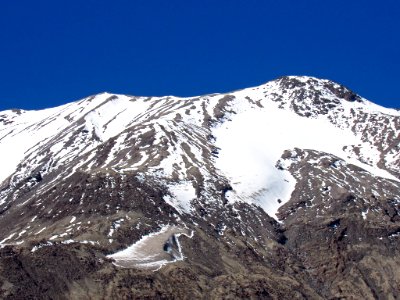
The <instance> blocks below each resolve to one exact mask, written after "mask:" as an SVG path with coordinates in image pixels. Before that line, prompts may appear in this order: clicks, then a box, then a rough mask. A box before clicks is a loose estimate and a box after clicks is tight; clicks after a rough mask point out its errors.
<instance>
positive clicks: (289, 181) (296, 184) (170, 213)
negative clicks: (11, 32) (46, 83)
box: [0, 76, 400, 298]
mask: <svg viewBox="0 0 400 300" xmlns="http://www.w3.org/2000/svg"><path fill="white" fill-rule="evenodd" d="M399 150H400V112H399V111H397V110H392V109H387V108H383V107H380V106H378V105H376V104H374V103H372V102H369V101H368V100H366V99H364V98H362V97H360V96H358V95H356V94H354V93H353V92H352V91H350V90H349V89H347V88H345V87H343V86H341V85H339V84H337V83H334V82H332V81H329V80H321V79H316V78H312V77H299V76H297V77H295V76H290V77H282V78H279V79H277V80H274V81H270V82H267V83H266V84H264V85H261V86H258V87H253V88H248V89H244V90H239V91H235V92H231V93H227V94H212V95H204V96H199V97H191V98H178V97H173V96H168V97H134V96H126V95H116V94H108V93H103V94H99V95H95V96H91V97H88V98H85V99H83V100H80V101H77V102H73V103H70V104H66V105H63V106H60V107H56V108H51V109H46V110H41V111H24V110H9V111H3V112H0V165H1V168H0V247H1V248H2V251H3V252H4V253H6V252H7V251H8V252H10V251H11V252H12V253H14V254H12V255H11V257H13V258H15V259H17V260H18V259H19V260H21V259H22V260H25V261H29V263H28V265H29V264H33V263H34V262H38V261H39V260H43V261H44V262H45V263H46V256H47V255H49V253H53V254H54V253H58V252H57V251H61V252H62V253H64V254H63V255H66V256H67V257H68V258H67V259H66V260H65V261H68V262H72V261H75V260H76V259H77V257H81V261H83V262H84V263H85V264H87V262H88V261H90V262H91V263H92V264H94V265H95V267H93V268H92V267H91V268H89V269H87V270H86V269H85V270H86V271H85V272H83V273H82V274H81V277H79V279H71V278H70V277H68V276H66V275H63V276H61V275H58V276H57V279H56V280H55V283H54V284H55V285H56V286H58V285H59V284H60V282H63V283H64V284H66V283H68V285H71V284H73V285H74V287H71V288H69V289H68V291H65V293H66V294H65V297H74V296H79V295H80V294H74V293H78V290H79V289H85V288H88V286H89V285H93V286H95V285H96V283H95V282H97V281H98V282H102V281H103V280H104V278H103V277H101V276H103V275H104V274H103V273H104V272H106V273H107V272H111V271H110V270H113V271H112V272H114V273H113V274H114V275H112V276H111V275H110V276H111V277H110V278H113V280H115V282H117V281H118V280H126V278H125V277H124V276H126V275H127V274H131V275H132V274H133V273H134V274H136V275H135V276H139V277H140V276H149V278H152V280H153V281H154V280H155V281H157V282H161V283H162V284H166V282H167V281H168V280H169V281H168V282H169V283H170V284H172V285H173V286H176V284H178V283H179V284H183V283H182V281H179V280H178V277H179V276H178V275H177V274H178V273H179V272H183V273H182V274H185V276H189V275H190V276H192V277H190V276H189V277H190V278H192V279H190V280H189V279H186V280H188V281H187V282H186V283H184V285H188V286H190V287H191V289H190V291H191V292H193V293H195V294H196V293H198V292H199V289H200V290H202V291H203V292H204V294H203V293H200V294H198V296H199V297H203V295H204V298H210V297H216V298H218V297H221V298H224V297H225V296H227V295H231V294H235V293H237V290H235V288H234V286H241V287H242V290H243V286H247V287H249V286H253V285H254V284H255V283H254V282H256V283H257V284H256V285H257V288H255V286H253V288H252V289H250V290H252V291H254V290H259V289H261V290H263V291H264V292H266V293H268V294H269V295H275V296H277V297H278V296H279V293H278V290H280V291H285V293H288V294H285V296H287V297H288V298H289V297H293V295H294V296H296V295H297V296H299V295H303V296H304V297H306V298H318V297H323V298H324V297H339V298H340V297H349V296H351V295H353V294H352V293H355V291H357V293H359V294H358V295H363V296H364V298H368V297H380V296H379V295H381V294H379V293H383V294H385V295H392V296H393V297H395V296H396V295H397V296H398V295H399V292H400V289H399V288H398V286H400V285H399V281H400V276H395V275H393V274H397V275H399V274H398V273H397V272H398V271H396V270H397V269H396V268H398V267H399V263H398V250H397V247H398V246H399V245H400V244H399V236H400V151H399ZM367 248H369V249H374V250H372V251H375V252H374V254H373V255H372V254H371V256H369V255H370V254H367V252H366V251H367V250H366V249H367ZM7 249H8V250H7ZM16 249H17V250H18V251H19V252H18V251H17V250H16ZM21 249H22V250H21ZM6 250H7V251H6ZM15 251H17V252H15ZM321 251H322V252H323V253H325V255H327V256H325V255H323V254H320V252H321ZM8 252H7V253H8ZM77 252H79V253H77ZM73 253H75V254H73ZM7 255H8V254H7ZM57 255H58V254H56V256H57ZM1 257H2V256H1V255H0V259H1ZM377 257H382V260H384V264H385V267H383V265H382V260H380V259H379V258H377ZM364 259H365V260H366V261H363V260H364ZM374 259H377V261H375V262H372V263H371V264H370V265H371V266H374V267H375V268H376V267H378V266H379V267H382V268H384V269H385V271H384V272H383V275H382V276H383V277H382V278H383V279H382V278H381V279H382V280H383V281H384V282H387V284H386V283H385V284H380V283H378V279H376V278H375V277H374V276H375V275H373V274H372V275H371V274H370V272H369V271H366V270H365V269H363V268H362V267H363V266H364V264H367V262H370V261H371V260H374ZM11 260H12V259H11ZM43 261H42V262H41V263H42V264H43ZM8 264H12V263H10V262H8V261H7V260H4V261H3V262H1V261H0V270H1V266H7V265H8ZM81 264H82V262H81ZM25 268H26V266H25ZM125 268H128V269H125ZM22 269H24V268H22ZM39 269H40V268H39ZM154 270H157V271H156V272H154ZM387 270H390V272H389V271H387ZM178 271H179V272H178ZM15 272H17V271H15ZM18 272H22V271H21V270H19V271H18ZM18 272H17V273H18ZM24 272H25V273H29V272H28V271H26V270H25V269H24ZM35 272H36V271H35ZM43 272H44V273H43V274H46V275H40V276H49V274H48V273H46V272H45V271H43ZM129 272H131V273H129ZM132 272H133V273H132ZM135 272H136V273H135ZM171 272H172V273H173V274H172V273H171ZM176 272H178V273H176ZM249 272H250V273H251V276H255V277H252V279H251V280H250V279H249V280H250V281H249V282H247V281H246V280H247V279H246V276H247V275H246V276H245V277H243V278H242V277H240V276H239V275H238V274H241V276H242V275H243V274H249ZM391 272H392V273H391ZM393 272H394V273H393ZM170 273H171V274H172V275H171V274H170ZM7 274H8V273H7V272H5V271H4V272H3V273H1V272H0V279H3V280H4V282H5V283H4V284H5V286H6V288H4V293H5V295H7V296H9V297H11V298H12V296H13V295H14V294H13V293H14V292H15V291H14V290H15V287H18V283H17V282H16V281H13V280H12V279H10V278H8V276H10V274H8V275H7ZM101 274H103V275H101ZM138 274H140V275H138ZM144 274H147V275H144ZM157 274H159V275H157ZM160 274H164V275H165V276H167V274H169V275H171V276H170V278H169V279H168V280H167V279H165V276H162V275H160ZM235 274H236V275H235ZM357 274H358V275H359V274H363V275H362V280H361V281H357V280H359V279H357V280H356V279H355V278H356V277H357V276H358V275H357ZM100 275H101V276H100ZM169 275H168V276H169ZM177 276H178V277H177ZM199 276H200V277H199ZM232 276H233V277H232ZM238 276H239V277H240V278H239V277H238ZM243 276H244V275H243ZM7 278H8V279H7ZM24 278H25V277H24ZM124 278H125V279H124ZM140 278H142V277H140ZM327 278H329V280H331V281H332V283H331V284H330V285H329V286H325V285H324V284H322V283H323V282H325V281H326V280H327ZM142 279H143V278H142ZM24 280H27V281H26V282H29V280H31V279H24ZM165 280H167V281H165ZM198 280H202V283H201V284H198V286H197V287H194V286H192V285H193V284H195V282H196V281H198ZM212 280H216V282H220V283H221V284H222V286H223V287H224V288H222V289H221V288H217V286H216V285H214V284H212V283H211V281H212ZM88 282H90V283H88ZM118 282H119V284H120V285H121V281H118ZM278 282H279V284H278ZM349 282H350V283H349ZM142 283H143V282H142V281H141V280H137V281H136V283H135V284H136V285H140V284H142ZM233 283H234V285H233ZM132 284H133V283H132ZM396 284H397V287H396ZM116 286H117V285H116ZM116 286H115V287H113V288H111V290H112V291H113V292H116V291H117V290H118V288H117V287H116ZM123 286H124V288H125V285H123ZM295 286H297V287H298V288H297V290H296V289H295V290H293V287H295ZM300 286H301V287H300ZM41 287H42V285H41V284H38V285H37V289H40V288H41ZM278 287H279V289H278ZM57 289H58V288H57V287H54V286H52V288H50V289H49V290H50V292H49V294H48V295H49V297H52V295H54V294H51V293H56V292H57V291H58V290H57ZM111 290H109V291H106V290H96V291H92V293H91V294H90V293H89V294H88V297H100V295H101V297H107V295H108V294H107V293H109V292H111ZM153 290H154V291H155V290H157V288H155V287H154V288H153V289H152V292H153ZM118 291H119V290H118ZM157 291H158V290H157ZM295 291H298V293H299V294H293V293H294V292H295ZM164 292H165V293H166V294H162V295H164V296H165V297H167V298H168V297H172V298H174V297H178V298H179V297H184V295H188V294H185V293H184V292H182V293H183V294H176V293H175V292H176V291H175V288H173V289H172V290H171V291H170V292H168V293H170V294H168V293H167V292H166V291H164ZM6 293H7V294H6ZM30 293H33V294H26V295H28V296H29V295H34V294H35V293H37V290H32V291H30ZM249 293H250V292H249ZM0 294H1V292H0ZM383 294H382V295H383ZM121 295H123V294H121ZM127 295H128V294H127ZM138 295H139V294H138ZM141 295H142V296H143V297H144V296H146V297H147V296H150V297H151V296H152V294H146V293H144V294H141ZM196 295H197V294H196ZM251 295H253V294H251V293H250V294H249V297H250V296H251ZM290 295H292V296H290ZM153 296H154V295H153ZM236 296H238V297H245V296H246V294H236ZM253 296H254V295H253ZM256 296H257V295H256ZM275 296H274V297H275ZM251 297H252V296H251ZM139 298H140V297H139ZM278 298H279V297H278Z"/></svg>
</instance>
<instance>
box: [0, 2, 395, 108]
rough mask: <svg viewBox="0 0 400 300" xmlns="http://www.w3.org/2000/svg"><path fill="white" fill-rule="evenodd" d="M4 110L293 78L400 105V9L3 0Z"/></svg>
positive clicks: (0, 62) (0, 99) (0, 58)
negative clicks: (108, 95)
mask: <svg viewBox="0 0 400 300" xmlns="http://www.w3.org/2000/svg"><path fill="white" fill-rule="evenodd" d="M0 11H1V18H0V41H1V44H0V110H4V109H8V108H23V109H39V108H44V107H52V106H56V105H60V104H63V103H66V102H70V101H73V100H78V99H80V98H83V97H85V96H88V95H91V94H95V93H100V92H103V91H108V92H113V93H122V94H131V95H171V94H172V95H178V96H194V95H199V94H206V93H212V92H228V91H231V90H236V89H240V88H244V87H249V86H254V85H259V84H262V83H264V82H266V81H269V80H272V79H274V78H276V77H279V76H283V75H310V76H316V77H320V78H328V79H332V80H334V81H337V82H339V83H342V84H344V85H346V86H348V87H349V88H351V89H352V90H354V91H355V92H357V93H359V94H361V95H362V96H364V97H366V98H368V99H370V100H372V101H374V102H376V103H379V104H381V105H384V106H389V107H400V92H399V91H400V89H399V88H400V85H399V82H400V71H399V67H400V17H399V16H400V1H398V0H385V1H379V2H378V1H368V0H365V1H350V0H347V1H342V0H337V1H321V0H318V1H317V0H302V1H298V0H297V1H295V0H291V1H289V0H286V1H285V0H282V1H276V0H274V1H272V0H271V1H270V0H242V1H239V0H220V1H218V0H201V1H200V0H199V1H194V0H186V1H184V0H180V1H177V0H171V1H165V0H158V1H156V0H114V1H102V0H80V1H76V0H69V1H64V0H57V1H54V0H52V1H40V0H36V1H27V0H18V1H1V3H0Z"/></svg>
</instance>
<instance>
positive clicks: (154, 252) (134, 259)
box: [107, 225, 193, 270]
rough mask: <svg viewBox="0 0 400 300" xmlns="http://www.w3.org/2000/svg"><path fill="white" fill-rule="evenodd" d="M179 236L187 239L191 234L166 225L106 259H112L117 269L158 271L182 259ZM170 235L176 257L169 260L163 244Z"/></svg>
mask: <svg viewBox="0 0 400 300" xmlns="http://www.w3.org/2000/svg"><path fill="white" fill-rule="evenodd" d="M181 234H184V235H186V236H188V237H192V236H193V233H192V234H191V235H188V234H187V233H186V230H184V229H182V228H178V227H176V226H170V225H166V226H163V227H162V228H161V230H160V231H158V232H154V233H151V234H149V235H146V236H143V237H142V238H141V239H140V240H139V241H137V242H136V243H134V244H133V245H132V246H130V247H128V248H126V249H124V250H122V251H119V252H117V253H114V254H111V255H108V256H107V257H109V258H112V259H114V260H115V262H114V264H115V265H116V266H119V267H136V268H142V269H152V270H158V269H159V268H161V267H162V266H164V265H165V264H168V263H172V262H175V261H178V260H183V259H184V255H183V253H182V248H181V246H180V244H179V241H178V237H179V235H181ZM172 235H175V238H176V241H177V244H178V256H176V257H174V259H171V258H170V256H169V255H167V253H166V252H165V251H164V249H163V246H164V244H165V243H166V241H167V240H168V239H169V238H170V237H171V236H172Z"/></svg>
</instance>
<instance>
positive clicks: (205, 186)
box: [0, 77, 400, 217]
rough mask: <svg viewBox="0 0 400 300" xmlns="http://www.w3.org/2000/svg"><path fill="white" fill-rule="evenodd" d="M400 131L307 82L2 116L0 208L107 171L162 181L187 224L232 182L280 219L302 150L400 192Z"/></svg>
mask: <svg viewBox="0 0 400 300" xmlns="http://www.w3.org/2000/svg"><path fill="white" fill-rule="evenodd" d="M399 120H400V113H399V112H398V111H396V110H390V109H386V108H383V107H380V106H377V105H375V104H373V103H371V102H369V101H367V100H365V99H362V98H360V97H359V96H357V95H354V94H353V93H352V92H351V91H349V90H347V89H346V88H344V87H342V86H340V85H338V84H336V83H333V82H330V81H328V80H319V79H315V78H310V77H284V78H281V79H278V80H275V81H271V82H268V83H266V84H265V85H262V86H259V87H254V88H248V89H245V90H241V91H236V92H233V93H229V94H213V95H207V96H201V97H194V98H176V97H160V98H149V97H129V96H123V95H112V94H107V93H104V94H100V95H96V96H92V97H89V98H86V99H83V100H81V101H78V102H74V103H70V104H67V105H63V106H60V107H57V108H52V109H46V110H42V111H4V112H1V113H0V122H1V123H0V124H1V127H0V164H1V165H2V168H1V171H0V181H2V187H3V190H2V191H1V194H0V195H1V198H0V203H5V202H6V199H7V198H8V197H10V195H11V194H13V197H12V198H13V199H16V198H17V195H18V191H13V190H12V188H14V187H16V186H18V185H21V182H22V184H23V185H24V186H26V187H27V188H30V187H32V186H34V185H35V184H36V183H37V182H38V181H39V180H40V181H41V180H42V178H45V177H47V178H49V179H50V180H49V182H48V183H47V184H46V185H42V186H41V187H40V188H39V190H38V191H39V192H43V191H45V190H48V189H50V188H51V187H52V186H54V185H56V184H57V181H58V180H59V179H60V178H66V177H68V176H71V175H72V174H73V173H74V172H76V171H79V170H81V171H85V172H96V170H97V171H105V170H106V171H113V172H120V173H124V172H134V173H137V174H138V176H144V175H145V176H151V177H152V178H156V179H157V180H160V181H163V180H164V183H165V184H167V186H168V187H169V189H170V193H171V194H170V196H168V197H166V198H165V200H166V201H167V202H168V203H169V204H171V205H173V206H175V207H176V208H177V209H178V211H180V212H182V213H190V212H191V206H190V203H191V201H193V200H195V198H198V197H202V196H203V197H206V198H209V199H211V200H210V201H212V196H210V195H212V194H213V193H214V192H215V190H216V187H215V182H223V183H224V184H225V185H227V186H228V187H229V188H228V189H227V190H226V191H225V192H226V199H227V200H228V201H230V202H235V201H244V202H247V203H254V204H256V205H260V206H261V207H262V208H263V209H264V210H265V211H266V212H267V213H268V214H269V215H271V216H273V217H275V213H276V212H277V210H278V208H279V207H280V206H281V205H282V204H283V203H285V202H287V201H288V200H289V199H290V197H291V194H292V192H293V190H294V187H295V183H296V181H295V179H294V177H293V176H292V175H291V174H290V173H289V172H288V171H287V170H285V169H282V168H277V166H276V164H277V162H278V160H279V158H280V156H281V155H282V154H283V153H284V151H285V150H291V149H294V148H295V147H297V148H301V149H312V150H317V151H321V152H325V153H329V154H332V155H335V156H337V157H339V158H341V159H343V160H344V161H346V162H347V163H350V164H354V165H356V166H359V167H361V168H363V169H365V170H366V171H368V172H370V173H372V174H373V175H374V176H380V177H384V178H388V179H391V180H396V181H398V180H399V161H400V157H399V151H398V149H399V146H398V143H399V133H400V123H399ZM377 130H380V132H381V133H380V134H378V135H375V134H373V133H374V132H375V131H377ZM371 135H373V136H371ZM19 189H21V187H19Z"/></svg>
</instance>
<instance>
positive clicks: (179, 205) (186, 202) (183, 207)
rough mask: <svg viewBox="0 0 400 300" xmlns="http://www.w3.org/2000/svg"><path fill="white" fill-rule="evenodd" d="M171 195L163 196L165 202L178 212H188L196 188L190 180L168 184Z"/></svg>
mask: <svg viewBox="0 0 400 300" xmlns="http://www.w3.org/2000/svg"><path fill="white" fill-rule="evenodd" d="M168 188H169V190H170V192H171V194H172V197H171V196H169V195H167V196H164V200H165V202H167V203H168V204H169V205H171V206H173V207H174V208H175V209H176V210H177V211H178V212H179V213H190V212H191V210H192V206H191V204H190V202H191V201H192V200H194V199H196V197H197V196H196V190H195V189H194V187H193V185H192V183H191V182H190V181H183V182H181V183H179V184H174V185H169V186H168Z"/></svg>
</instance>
